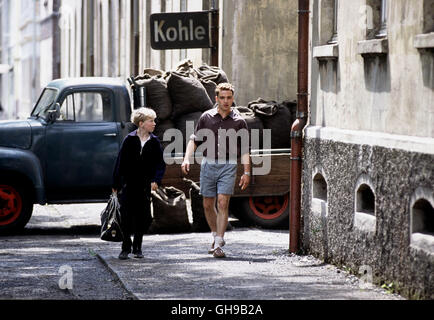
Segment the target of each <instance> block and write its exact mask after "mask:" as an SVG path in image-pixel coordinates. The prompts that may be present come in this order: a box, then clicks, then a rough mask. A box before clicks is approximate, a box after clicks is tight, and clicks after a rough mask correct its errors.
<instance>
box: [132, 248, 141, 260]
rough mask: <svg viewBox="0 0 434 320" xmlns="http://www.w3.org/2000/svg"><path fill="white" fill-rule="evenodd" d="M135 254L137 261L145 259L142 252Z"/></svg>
mask: <svg viewBox="0 0 434 320" xmlns="http://www.w3.org/2000/svg"><path fill="white" fill-rule="evenodd" d="M133 254H134V258H137V259H142V258H143V253H142V250H139V251H136V252H133Z"/></svg>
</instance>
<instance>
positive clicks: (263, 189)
mask: <svg viewBox="0 0 434 320" xmlns="http://www.w3.org/2000/svg"><path fill="white" fill-rule="evenodd" d="M290 155H291V149H271V150H252V152H251V154H250V158H251V163H252V168H253V167H259V168H260V167H261V166H262V162H260V161H268V160H267V159H265V158H267V157H268V158H269V159H270V160H271V170H270V172H269V173H268V174H267V175H258V174H253V173H252V176H251V177H252V178H251V180H250V185H249V186H248V187H247V189H246V190H244V191H241V189H240V188H239V187H238V182H239V179H240V177H241V175H242V174H243V171H244V170H243V165H242V164H238V171H237V180H236V185H235V191H234V195H233V197H258V196H279V195H284V194H287V193H288V192H289V186H290V176H289V173H290ZM165 159H166V163H167V160H168V159H170V161H174V164H170V165H167V167H166V173H165V175H164V178H163V181H162V184H163V186H173V187H175V188H177V189H180V190H182V191H184V192H185V194H186V195H187V197H188V191H189V189H190V183H189V182H187V181H184V180H183V178H187V179H190V180H192V181H194V182H196V183H199V175H200V164H199V163H200V160H201V158H200V157H196V159H198V161H196V162H198V163H194V164H191V165H190V172H189V174H188V175H187V176H184V175H183V173H182V171H181V163H182V160H183V155H182V154H178V155H174V156H171V155H165ZM254 163H259V164H254Z"/></svg>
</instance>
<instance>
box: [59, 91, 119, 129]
mask: <svg viewBox="0 0 434 320" xmlns="http://www.w3.org/2000/svg"><path fill="white" fill-rule="evenodd" d="M58 120H70V121H76V122H86V121H112V109H111V104H110V97H109V95H108V93H106V92H74V93H71V94H69V95H68V96H66V98H65V100H63V103H62V105H61V107H60V117H59V119H58Z"/></svg>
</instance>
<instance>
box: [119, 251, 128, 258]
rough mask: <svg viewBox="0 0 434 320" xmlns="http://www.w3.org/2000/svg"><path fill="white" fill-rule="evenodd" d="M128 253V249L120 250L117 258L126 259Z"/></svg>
mask: <svg viewBox="0 0 434 320" xmlns="http://www.w3.org/2000/svg"><path fill="white" fill-rule="evenodd" d="M128 254H129V252H128V251H122V252H121V253H120V254H119V259H121V260H127V259H128Z"/></svg>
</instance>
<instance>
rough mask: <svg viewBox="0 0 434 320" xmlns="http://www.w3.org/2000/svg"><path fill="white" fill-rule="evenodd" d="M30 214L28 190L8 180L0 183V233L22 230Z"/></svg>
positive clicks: (30, 202)
mask: <svg viewBox="0 0 434 320" xmlns="http://www.w3.org/2000/svg"><path fill="white" fill-rule="evenodd" d="M32 212H33V202H32V201H31V192H30V190H29V188H26V187H25V185H23V184H20V183H17V182H13V181H10V180H6V181H0V233H5V232H15V231H19V230H21V229H23V228H24V226H25V225H26V224H27V222H29V220H30V217H31V216H32Z"/></svg>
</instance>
